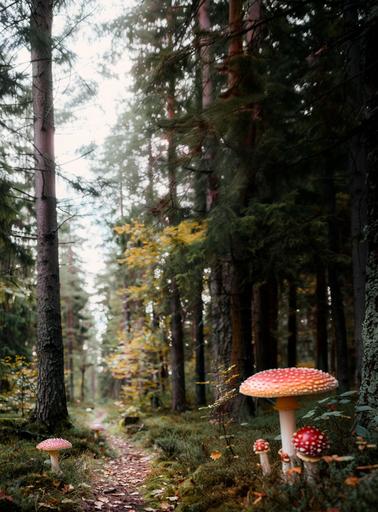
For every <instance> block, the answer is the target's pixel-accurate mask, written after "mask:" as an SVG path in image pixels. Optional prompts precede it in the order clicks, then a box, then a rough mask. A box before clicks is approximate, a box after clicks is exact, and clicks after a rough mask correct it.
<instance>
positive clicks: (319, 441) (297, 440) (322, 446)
mask: <svg viewBox="0 0 378 512" xmlns="http://www.w3.org/2000/svg"><path fill="white" fill-rule="evenodd" d="M293 445H294V446H295V448H296V450H297V457H298V458H299V459H301V460H302V461H303V466H304V468H305V471H306V474H307V479H308V480H309V481H313V480H314V477H315V475H316V473H317V465H316V463H317V462H319V460H320V459H321V456H322V455H323V452H324V451H325V450H327V449H328V448H329V442H328V438H327V436H326V434H325V433H324V432H322V431H321V430H319V429H318V428H316V427H302V428H300V429H299V430H298V431H297V432H295V433H294V434H293Z"/></svg>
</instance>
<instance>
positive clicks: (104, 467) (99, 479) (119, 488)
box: [83, 434, 155, 512]
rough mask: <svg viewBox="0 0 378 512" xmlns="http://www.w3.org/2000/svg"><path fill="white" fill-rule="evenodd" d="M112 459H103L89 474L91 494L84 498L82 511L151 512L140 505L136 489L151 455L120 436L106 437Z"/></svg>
mask: <svg viewBox="0 0 378 512" xmlns="http://www.w3.org/2000/svg"><path fill="white" fill-rule="evenodd" d="M105 438H106V440H107V443H108V445H109V446H110V448H112V450H114V452H115V454H116V455H115V458H110V457H107V458H106V459H103V460H102V463H101V465H100V466H99V467H97V468H96V469H95V470H94V471H93V474H92V478H91V484H92V490H91V492H92V495H93V496H91V497H90V498H84V499H83V501H84V505H83V510H84V511H86V512H87V511H92V510H102V511H103V512H108V511H113V512H120V511H129V512H136V511H147V512H148V511H153V510H155V509H153V508H152V507H148V506H147V505H146V503H145V502H144V500H143V498H142V496H141V492H140V486H141V485H143V482H144V480H145V479H146V477H147V475H148V474H149V472H150V470H151V458H152V457H151V455H149V454H147V453H146V452H145V451H142V450H141V449H138V448H136V447H135V446H133V445H132V444H131V443H130V442H127V441H126V440H125V439H124V438H123V436H120V435H111V434H106V435H105Z"/></svg>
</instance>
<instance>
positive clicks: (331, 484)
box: [132, 396, 378, 512]
mask: <svg viewBox="0 0 378 512" xmlns="http://www.w3.org/2000/svg"><path fill="white" fill-rule="evenodd" d="M262 407H263V408H261V407H260V408H259V410H258V415H257V416H256V417H255V418H252V419H251V420H250V421H248V423H242V424H241V425H240V424H236V423H230V424H228V425H227V424H226V425H225V424H220V425H219V424H214V422H210V421H209V420H208V418H207V417H206V413H205V412H204V411H198V412H187V413H184V414H181V415H165V416H164V415H158V414H156V415H154V416H149V417H146V418H144V419H143V424H144V427H143V428H142V429H139V431H138V432H136V433H134V434H132V436H133V439H134V440H135V441H137V442H139V443H142V445H144V446H145V447H155V449H156V450H157V451H158V454H159V455H158V460H157V462H156V464H155V466H154V470H153V472H152V474H151V476H150V478H149V480H148V481H147V484H146V488H145V494H146V499H147V500H148V501H149V502H150V503H151V500H155V501H153V503H154V504H155V506H156V508H160V507H161V506H162V505H163V506H162V508H163V509H164V505H165V504H167V503H172V502H176V503H177V508H176V510H177V512H205V511H209V512H226V511H227V512H233V511H235V512H236V511H240V510H244V511H255V510H261V511H269V512H275V511H277V512H291V511H296V512H309V511H322V512H347V511H348V512H349V511H358V512H373V511H376V510H378V471H377V470H376V469H374V464H378V451H377V448H376V447H375V445H374V443H372V442H370V443H368V444H366V442H365V441H364V440H361V439H360V438H357V436H356V434H355V432H354V426H353V421H354V420H353V413H354V404H353V400H351V399H350V398H349V396H348V397H339V398H329V399H326V400H325V401H321V402H320V403H319V402H310V401H309V402H307V403H306V404H305V406H304V408H303V409H301V410H300V411H298V425H299V426H303V425H305V424H313V425H316V426H318V427H319V428H321V429H323V430H325V431H326V432H327V434H328V436H329V438H330V441H331V449H330V450H329V452H328V455H334V457H332V458H331V457H329V458H328V459H326V460H322V461H321V462H320V463H319V474H318V476H317V477H316V479H315V482H313V483H308V482H307V480H306V477H305V474H304V472H303V468H300V466H298V469H295V470H294V471H293V473H292V475H291V481H290V483H288V482H285V481H284V480H283V477H282V471H281V464H280V461H279V459H278V456H277V451H278V449H279V447H280V441H279V440H278V439H277V435H278V434H279V431H278V428H279V427H278V417H277V413H276V412H275V411H274V410H272V407H271V406H270V405H268V404H266V406H264V404H263V406H262ZM303 416H306V417H305V418H303ZM261 437H263V438H266V439H268V440H269V441H270V444H271V452H270V458H271V461H272V466H273V471H272V473H271V475H269V476H268V477H263V476H262V473H261V468H260V467H259V464H258V458H257V456H256V455H255V454H254V453H253V449H252V444H253V441H254V440H256V439H258V438H261ZM359 441H360V442H361V441H362V444H361V443H360V444H358V442H359ZM361 448H362V449H361ZM366 466H367V468H366ZM299 468H300V469H299ZM301 469H302V473H299V471H300V470H301Z"/></svg>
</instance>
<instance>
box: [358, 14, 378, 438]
mask: <svg viewBox="0 0 378 512" xmlns="http://www.w3.org/2000/svg"><path fill="white" fill-rule="evenodd" d="M372 9H373V7H372ZM371 14H372V18H371V23H370V27H369V29H368V30H367V31H366V35H365V38H366V40H365V44H366V56H365V65H366V70H365V81H366V86H367V91H368V102H367V109H366V110H367V112H368V120H367V125H366V133H367V149H368V167H367V212H368V223H367V242H368V263H367V280H366V299H365V304H366V313H365V321H364V325H363V331H362V337H363V347H364V351H363V363H362V379H361V387H360V396H359V405H367V406H369V407H370V408H371V409H370V410H368V411H364V412H362V413H361V414H360V418H359V420H360V423H361V424H362V425H363V426H364V427H365V428H367V429H368V430H370V431H371V432H372V433H373V432H376V431H377V419H376V418H377V416H378V170H377V169H378V145H377V140H378V64H377V57H376V49H377V45H378V18H377V15H376V14H375V16H373V12H372V13H371Z"/></svg>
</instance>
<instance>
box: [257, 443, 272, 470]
mask: <svg viewBox="0 0 378 512" xmlns="http://www.w3.org/2000/svg"><path fill="white" fill-rule="evenodd" d="M253 451H254V452H255V453H256V455H259V457H260V465H261V469H262V472H263V475H269V473H270V472H271V468H270V463H269V456H268V452H269V451H270V447H269V443H268V441H265V439H257V440H256V441H255V442H254V443H253Z"/></svg>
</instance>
